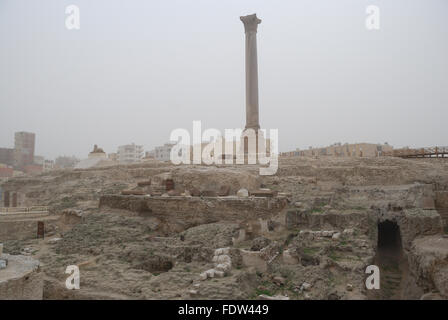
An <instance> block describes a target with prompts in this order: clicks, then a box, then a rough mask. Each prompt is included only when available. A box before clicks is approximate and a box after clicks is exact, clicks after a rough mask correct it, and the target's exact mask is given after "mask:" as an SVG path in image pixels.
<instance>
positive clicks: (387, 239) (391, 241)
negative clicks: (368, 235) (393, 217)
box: [378, 220, 401, 251]
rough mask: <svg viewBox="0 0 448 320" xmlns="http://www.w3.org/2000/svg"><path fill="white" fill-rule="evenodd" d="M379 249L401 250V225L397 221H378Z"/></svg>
mask: <svg viewBox="0 0 448 320" xmlns="http://www.w3.org/2000/svg"><path fill="white" fill-rule="evenodd" d="M378 250H388V251H389V250H390V251H400V250H401V235H400V227H399V226H398V224H397V223H396V222H393V221H389V220H386V221H384V222H380V223H378Z"/></svg>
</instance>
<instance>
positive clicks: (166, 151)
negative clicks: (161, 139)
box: [151, 143, 175, 161]
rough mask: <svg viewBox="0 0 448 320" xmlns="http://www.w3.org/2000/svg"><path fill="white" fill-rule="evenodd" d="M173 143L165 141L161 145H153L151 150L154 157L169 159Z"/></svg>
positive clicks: (160, 159) (162, 159)
mask: <svg viewBox="0 0 448 320" xmlns="http://www.w3.org/2000/svg"><path fill="white" fill-rule="evenodd" d="M174 145H175V144H174V143H165V144H164V145H163V146H160V147H155V148H154V151H151V152H153V154H152V155H153V156H154V159H156V160H159V161H170V154H171V149H172V148H173V146H174Z"/></svg>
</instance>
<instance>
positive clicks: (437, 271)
mask: <svg viewBox="0 0 448 320" xmlns="http://www.w3.org/2000/svg"><path fill="white" fill-rule="evenodd" d="M409 262H410V270H411V272H412V273H413V274H414V276H415V277H416V279H418V280H417V281H418V284H419V285H420V286H422V287H423V288H424V290H425V292H426V293H428V292H431V291H437V292H438V293H439V294H440V295H441V296H442V297H444V298H445V299H447V298H448V238H444V237H442V236H440V235H438V236H430V237H421V238H418V239H415V240H414V241H413V242H412V246H411V250H410V252H409Z"/></svg>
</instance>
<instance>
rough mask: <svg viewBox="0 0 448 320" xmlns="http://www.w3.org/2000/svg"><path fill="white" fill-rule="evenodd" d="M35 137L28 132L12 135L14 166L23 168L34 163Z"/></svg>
mask: <svg viewBox="0 0 448 320" xmlns="http://www.w3.org/2000/svg"><path fill="white" fill-rule="evenodd" d="M35 141H36V135H35V134H34V133H30V132H24V131H22V132H16V133H15V135H14V166H15V167H16V168H19V169H21V168H24V167H25V166H26V165H32V164H33V163H34V145H35Z"/></svg>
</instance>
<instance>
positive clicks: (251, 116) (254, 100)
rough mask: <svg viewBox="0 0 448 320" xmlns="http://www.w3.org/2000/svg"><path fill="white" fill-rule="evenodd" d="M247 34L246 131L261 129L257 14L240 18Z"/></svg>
mask: <svg viewBox="0 0 448 320" xmlns="http://www.w3.org/2000/svg"><path fill="white" fill-rule="evenodd" d="M240 19H241V21H242V22H243V24H244V30H245V33H246V129H254V130H255V131H258V129H260V123H259V118H258V61H257V27H258V25H259V24H260V23H261V20H260V19H258V18H257V15H256V14H251V15H248V16H243V17H240Z"/></svg>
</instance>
